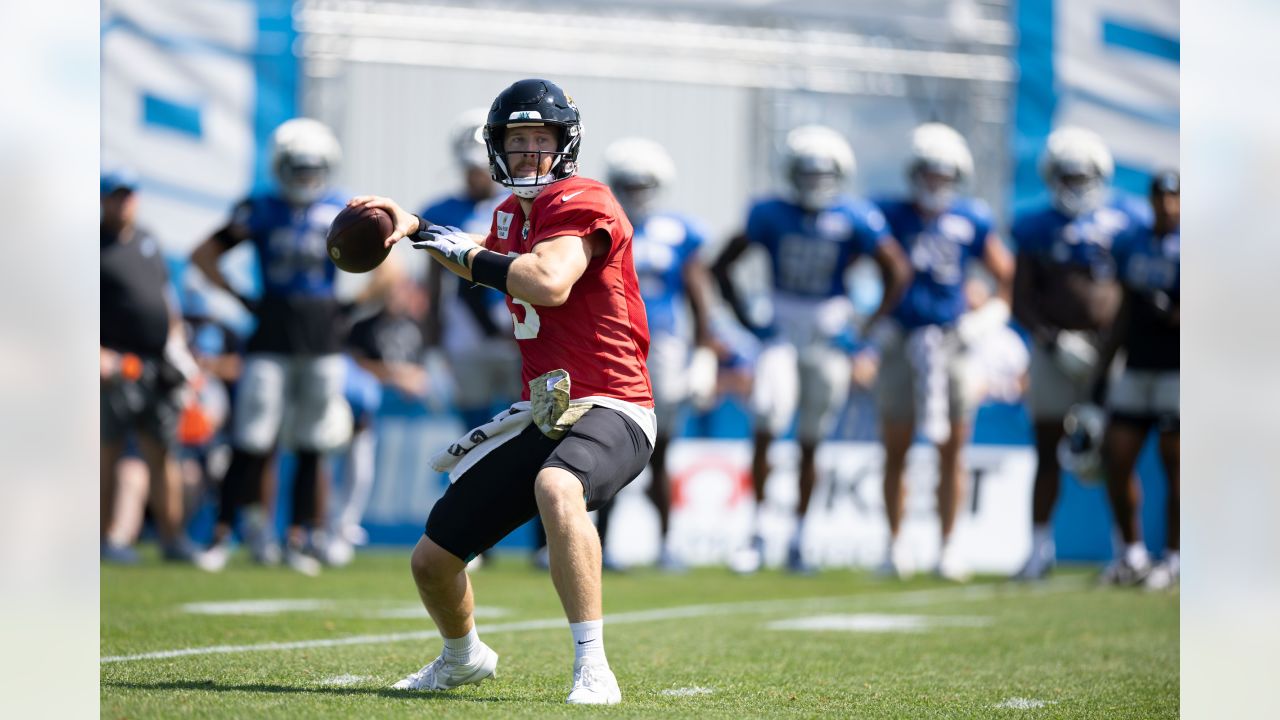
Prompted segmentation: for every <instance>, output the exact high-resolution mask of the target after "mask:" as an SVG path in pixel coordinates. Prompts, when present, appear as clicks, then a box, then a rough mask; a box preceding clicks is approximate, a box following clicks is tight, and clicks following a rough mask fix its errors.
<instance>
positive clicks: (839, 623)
mask: <svg viewBox="0 0 1280 720" xmlns="http://www.w3.org/2000/svg"><path fill="white" fill-rule="evenodd" d="M990 624H991V618H986V617H957V616H943V617H940V616H933V615H885V614H881V613H859V614H857V615H817V616H814V617H807V618H795V619H794V620H778V621H775V622H771V623H769V624H768V625H765V627H766V628H768V629H770V630H840V631H844V632H875V633H882V632H923V631H925V630H932V629H933V628H935V627H982V626H985V625H990Z"/></svg>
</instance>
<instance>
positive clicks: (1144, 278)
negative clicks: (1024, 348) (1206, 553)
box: [1096, 170, 1182, 589]
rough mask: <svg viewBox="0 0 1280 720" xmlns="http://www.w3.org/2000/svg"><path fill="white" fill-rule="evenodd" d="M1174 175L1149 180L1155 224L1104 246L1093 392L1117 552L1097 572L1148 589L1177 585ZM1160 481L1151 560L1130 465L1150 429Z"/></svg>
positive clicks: (1177, 205)
mask: <svg viewBox="0 0 1280 720" xmlns="http://www.w3.org/2000/svg"><path fill="white" fill-rule="evenodd" d="M1180 186H1181V181H1180V178H1179V176H1178V173H1177V172H1176V171H1172V170H1170V171H1165V172H1161V173H1158V174H1156V176H1155V178H1154V179H1153V180H1152V183H1151V206H1152V209H1153V210H1154V215H1155V221H1154V223H1153V224H1151V225H1145V224H1144V225H1139V226H1135V227H1134V228H1132V230H1131V231H1130V232H1129V233H1126V234H1125V235H1124V236H1122V237H1121V238H1118V239H1117V241H1116V246H1115V248H1114V250H1113V252H1114V254H1115V258H1116V266H1117V271H1118V276H1119V278H1120V282H1121V284H1122V285H1123V286H1124V300H1123V301H1122V302H1121V304H1120V311H1119V314H1118V315H1117V316H1116V323H1115V327H1114V329H1113V330H1112V333H1111V336H1110V339H1109V342H1108V343H1107V344H1106V347H1105V349H1104V352H1103V353H1102V357H1101V362H1100V364H1099V372H1098V380H1097V388H1098V390H1097V394H1096V398H1097V399H1098V400H1101V399H1102V398H1103V397H1104V396H1105V403H1106V408H1107V411H1108V415H1109V416H1110V417H1109V422H1108V426H1107V430H1106V436H1105V440H1104V441H1103V445H1102V449H1103V462H1104V463H1105V470H1106V473H1105V474H1106V477H1107V490H1108V494H1109V495H1110V498H1111V510H1112V514H1113V515H1114V516H1115V520H1116V527H1117V528H1118V529H1119V531H1120V537H1121V540H1122V541H1123V542H1124V548H1123V551H1122V552H1120V553H1118V557H1117V558H1116V559H1115V561H1114V562H1112V563H1111V565H1109V566H1108V567H1107V569H1106V570H1105V571H1104V572H1103V580H1104V581H1105V582H1110V583H1116V584H1121V585H1130V584H1135V583H1138V582H1145V584H1146V585H1147V587H1149V588H1152V589H1163V588H1167V587H1171V586H1172V585H1174V584H1176V583H1177V582H1178V575H1179V574H1180V564H1181V563H1180V559H1179V552H1178V541H1179V525H1178V512H1179V509H1180V505H1181V503H1180V502H1179V498H1180V487H1179V480H1180V475H1179V450H1180V439H1179V408H1178V374H1179V362H1180V360H1179V352H1178V342H1179V337H1180V327H1181V323H1180V317H1181V312H1180V306H1181V294H1182V293H1181V289H1182V284H1181V231H1180V220H1181V187H1180ZM1118 350H1124V351H1125V361H1124V371H1123V372H1122V373H1121V374H1120V375H1119V377H1117V378H1115V380H1113V381H1112V382H1111V383H1110V384H1109V385H1108V384H1107V383H1106V380H1107V377H1108V373H1107V372H1106V370H1107V368H1108V367H1109V366H1110V364H1111V361H1112V359H1113V358H1114V357H1115V354H1116V352H1117V351H1118ZM1153 428H1154V429H1155V431H1156V432H1157V433H1158V434H1159V437H1160V441H1159V442H1160V445H1159V447H1160V459H1161V462H1162V464H1163V465H1164V471H1165V477H1166V478H1168V482H1169V490H1168V496H1167V499H1166V501H1165V523H1166V526H1167V527H1166V532H1167V535H1166V542H1165V551H1164V556H1163V557H1162V558H1161V560H1160V563H1159V564H1157V565H1155V566H1154V567H1152V565H1151V561H1150V558H1149V557H1148V553H1147V547H1146V545H1145V544H1143V541H1142V526H1141V525H1140V523H1139V522H1138V506H1139V504H1140V501H1141V497H1140V494H1139V488H1138V484H1137V482H1136V481H1137V477H1136V476H1135V475H1134V468H1135V467H1136V466H1137V463H1138V454H1139V453H1140V452H1141V451H1142V446H1143V444H1144V443H1145V442H1146V439H1147V435H1148V434H1149V433H1150V432H1151V430H1152V429H1153Z"/></svg>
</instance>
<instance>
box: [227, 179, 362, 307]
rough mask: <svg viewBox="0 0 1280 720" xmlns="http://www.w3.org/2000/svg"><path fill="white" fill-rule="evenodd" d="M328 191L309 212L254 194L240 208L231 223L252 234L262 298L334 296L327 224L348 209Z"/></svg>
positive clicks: (343, 200) (306, 208)
mask: <svg viewBox="0 0 1280 720" xmlns="http://www.w3.org/2000/svg"><path fill="white" fill-rule="evenodd" d="M344 197H345V196H343V195H340V194H338V193H337V192H334V191H332V190H331V191H329V192H328V193H326V194H325V195H324V196H323V197H321V198H320V199H319V200H317V201H316V202H314V203H311V204H310V205H307V206H306V207H302V208H298V207H294V206H292V205H290V204H289V203H288V202H286V201H285V200H284V198H282V197H279V196H277V195H256V196H253V197H250V198H249V199H247V200H245V201H244V202H242V203H240V205H239V206H238V207H237V208H236V210H235V213H234V215H233V216H232V222H233V223H234V224H236V225H238V226H240V227H242V228H244V229H246V230H247V231H248V233H249V239H250V242H252V243H253V246H254V248H255V249H256V250H257V252H258V263H259V265H260V267H261V269H262V293H263V295H264V296H267V297H269V296H276V297H297V296H309V297H325V296H331V295H333V284H334V277H335V276H336V274H337V268H336V267H335V266H334V264H333V263H332V262H330V261H329V254H328V252H327V250H326V248H325V238H326V236H327V235H328V233H329V224H330V223H332V222H333V218H334V217H335V216H336V215H337V214H338V212H339V211H341V210H342V208H343V207H345V206H346V204H347V202H346V200H345V199H344Z"/></svg>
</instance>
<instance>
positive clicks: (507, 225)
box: [498, 210, 515, 240]
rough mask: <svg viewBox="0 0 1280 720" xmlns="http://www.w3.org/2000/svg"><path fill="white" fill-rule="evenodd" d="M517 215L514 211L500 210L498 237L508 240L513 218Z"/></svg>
mask: <svg viewBox="0 0 1280 720" xmlns="http://www.w3.org/2000/svg"><path fill="white" fill-rule="evenodd" d="M514 217H515V214H514V213H509V212H502V211H501V210H499V211H498V239H499V240H506V239H507V236H509V235H510V234H511V220H512V218H514Z"/></svg>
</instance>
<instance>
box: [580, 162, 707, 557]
mask: <svg viewBox="0 0 1280 720" xmlns="http://www.w3.org/2000/svg"><path fill="white" fill-rule="evenodd" d="M605 173H606V177H607V181H608V183H609V187H610V188H611V189H612V190H613V194H614V196H615V197H617V199H618V202H619V203H620V204H621V205H622V209H623V211H624V212H625V213H626V214H627V219H628V220H630V221H631V225H632V227H633V228H634V229H635V236H634V241H633V242H634V243H635V245H634V250H633V252H634V256H635V264H636V275H637V276H638V277H639V280H640V296H641V297H642V298H643V299H644V304H645V313H646V314H647V316H648V319H649V357H648V367H649V378H650V381H651V382H652V384H653V402H654V412H656V413H657V416H658V434H657V439H656V440H655V441H654V445H653V454H652V455H651V456H650V457H649V471H650V477H649V488H648V496H649V500H650V501H652V502H653V506H654V508H655V509H656V510H657V511H658V531H659V543H660V548H661V550H660V554H659V558H658V565H659V566H660V567H661V568H663V569H664V570H671V571H679V570H682V569H684V563H683V561H682V560H681V559H680V558H679V557H677V556H676V555H675V553H674V552H673V551H672V549H671V548H670V546H669V545H668V544H667V533H668V530H670V526H671V488H670V484H671V480H670V478H669V477H668V474H667V447H668V445H669V444H670V442H671V438H672V436H673V435H674V433H675V432H676V428H677V423H678V421H679V420H680V419H681V417H682V412H681V409H682V406H683V405H684V404H686V403H687V402H689V401H690V400H692V401H694V402H695V403H696V404H697V405H698V406H699V407H700V408H702V409H704V410H705V409H707V408H708V407H709V406H710V404H711V402H712V401H713V400H714V399H715V392H716V374H717V362H718V361H717V355H716V351H715V350H714V349H713V347H712V340H711V334H710V331H709V329H708V315H709V310H708V307H707V296H706V293H707V288H708V285H709V284H710V276H709V275H708V273H707V268H706V265H705V264H704V263H703V261H702V260H701V258H700V257H699V251H700V249H701V247H702V244H703V233H702V231H701V230H700V229H699V228H698V227H697V226H696V225H695V224H694V223H693V221H691V220H690V219H688V218H685V217H683V216H680V215H677V214H674V213H669V212H659V211H658V209H657V201H658V198H659V196H660V194H661V192H662V191H663V190H664V189H665V188H668V187H670V185H671V183H672V182H673V181H674V180H675V173H676V168H675V163H674V162H672V160H671V156H670V155H669V154H668V153H667V151H666V149H665V148H663V147H662V146H661V145H659V144H658V143H656V142H654V141H652V140H646V139H644V138H626V139H622V140H618V141H616V142H614V143H613V144H612V145H610V146H609V147H608V148H606V149H605ZM685 302H688V307H689V310H690V313H689V316H690V317H691V319H692V327H688V326H689V325H690V323H689V322H687V321H686V319H685V314H684V307H683V306H684V304H685ZM690 341H692V344H693V348H694V349H691V348H690ZM613 503H614V501H610V502H609V503H608V504H606V505H605V506H604V507H602V508H600V511H599V513H598V514H597V516H596V522H597V527H598V529H599V531H600V542H601V544H602V546H603V553H604V563H605V567H612V566H614V565H615V563H614V561H613V559H612V557H611V555H610V553H609V548H608V546H607V544H606V543H605V540H606V538H607V536H608V531H609V515H610V513H611V511H612V509H613Z"/></svg>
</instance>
